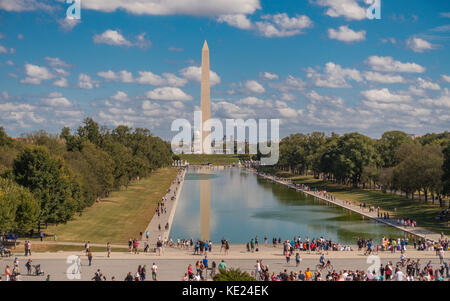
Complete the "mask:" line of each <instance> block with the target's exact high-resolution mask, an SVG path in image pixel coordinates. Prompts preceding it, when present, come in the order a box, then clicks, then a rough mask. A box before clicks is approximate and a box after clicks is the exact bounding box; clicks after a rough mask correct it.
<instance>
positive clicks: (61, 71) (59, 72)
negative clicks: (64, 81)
mask: <svg viewBox="0 0 450 301" xmlns="http://www.w3.org/2000/svg"><path fill="white" fill-rule="evenodd" d="M53 70H54V71H55V72H56V73H57V74H58V75H60V76H62V77H66V76H69V75H70V73H69V72H68V71H66V70H64V69H62V68H54V69H53Z"/></svg>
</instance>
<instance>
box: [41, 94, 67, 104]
mask: <svg viewBox="0 0 450 301" xmlns="http://www.w3.org/2000/svg"><path fill="white" fill-rule="evenodd" d="M41 103H42V104H44V105H47V106H51V107H70V106H72V103H71V102H70V101H69V100H68V99H67V98H65V97H64V96H63V95H62V94H61V93H58V92H53V93H50V94H49V95H48V97H46V98H43V99H41Z"/></svg>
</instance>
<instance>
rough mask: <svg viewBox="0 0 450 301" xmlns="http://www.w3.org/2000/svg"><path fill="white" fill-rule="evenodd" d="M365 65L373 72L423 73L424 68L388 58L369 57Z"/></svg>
mask: <svg viewBox="0 0 450 301" xmlns="http://www.w3.org/2000/svg"><path fill="white" fill-rule="evenodd" d="M366 63H367V64H368V65H369V66H370V67H371V68H372V69H373V70H375V71H382V72H405V73H423V72H425V70H426V68H425V67H423V66H421V65H419V64H416V63H402V62H399V61H396V60H394V59H393V58H392V57H390V56H370V57H369V58H368V59H367V61H366Z"/></svg>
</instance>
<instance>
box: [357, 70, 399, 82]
mask: <svg viewBox="0 0 450 301" xmlns="http://www.w3.org/2000/svg"><path fill="white" fill-rule="evenodd" d="M364 78H365V79H366V80H368V81H371V82H376V83H382V84H398V83H405V82H406V81H405V79H404V78H403V76H401V75H397V74H383V73H379V72H373V71H367V72H364Z"/></svg>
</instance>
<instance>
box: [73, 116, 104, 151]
mask: <svg viewBox="0 0 450 301" xmlns="http://www.w3.org/2000/svg"><path fill="white" fill-rule="evenodd" d="M83 123H84V126H80V127H79V128H78V136H80V137H81V138H85V139H87V140H89V141H90V142H92V143H93V144H95V145H100V144H101V142H102V141H101V137H102V136H101V134H100V129H99V126H98V123H97V122H95V121H94V120H93V119H92V118H86V119H84V122H83Z"/></svg>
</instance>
